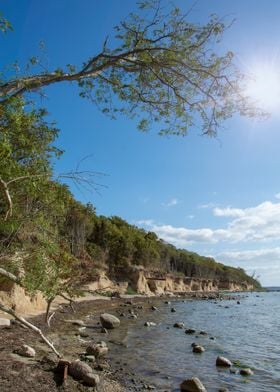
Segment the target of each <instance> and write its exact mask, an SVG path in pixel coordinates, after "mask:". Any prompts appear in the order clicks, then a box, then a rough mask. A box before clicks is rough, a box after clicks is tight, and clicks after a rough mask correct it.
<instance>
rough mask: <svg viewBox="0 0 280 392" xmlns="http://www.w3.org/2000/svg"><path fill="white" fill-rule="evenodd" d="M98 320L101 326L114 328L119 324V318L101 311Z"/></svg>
mask: <svg viewBox="0 0 280 392" xmlns="http://www.w3.org/2000/svg"><path fill="white" fill-rule="evenodd" d="M100 322H101V325H102V327H103V328H106V329H114V328H117V327H118V326H119V325H120V320H119V319H118V318H117V317H116V316H113V315H112V314H109V313H103V314H101V316H100Z"/></svg>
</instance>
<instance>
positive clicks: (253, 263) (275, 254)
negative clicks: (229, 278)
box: [212, 247, 280, 286]
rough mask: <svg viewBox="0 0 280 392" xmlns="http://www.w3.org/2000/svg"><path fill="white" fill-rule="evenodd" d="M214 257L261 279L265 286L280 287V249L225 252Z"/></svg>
mask: <svg viewBox="0 0 280 392" xmlns="http://www.w3.org/2000/svg"><path fill="white" fill-rule="evenodd" d="M212 256H213V257H214V258H215V259H216V260H219V261H221V262H222V263H225V264H228V265H231V266H233V267H242V268H245V270H246V271H247V273H248V274H249V275H252V274H254V276H255V277H259V278H260V280H261V283H262V284H263V285H264V286H274V285H275V286H279V285H280V247H273V248H262V249H254V250H244V251H225V252H221V253H219V254H216V255H212Z"/></svg>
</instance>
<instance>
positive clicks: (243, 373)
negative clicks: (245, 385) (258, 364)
mask: <svg viewBox="0 0 280 392" xmlns="http://www.w3.org/2000/svg"><path fill="white" fill-rule="evenodd" d="M239 373H240V374H241V376H252V375H253V374H254V372H253V370H251V369H250V368H244V369H240V372H239Z"/></svg>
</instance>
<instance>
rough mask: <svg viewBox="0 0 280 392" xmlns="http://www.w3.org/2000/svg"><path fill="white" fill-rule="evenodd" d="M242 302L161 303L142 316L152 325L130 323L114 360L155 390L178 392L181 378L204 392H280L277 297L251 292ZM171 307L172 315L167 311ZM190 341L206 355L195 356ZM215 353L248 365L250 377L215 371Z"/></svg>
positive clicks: (279, 295) (279, 307) (279, 303)
mask: <svg viewBox="0 0 280 392" xmlns="http://www.w3.org/2000/svg"><path fill="white" fill-rule="evenodd" d="M240 302H241V304H240V305H238V304H237V301H236V300H232V301H221V302H220V301H218V302H216V301H197V300H195V301H191V300H187V301H185V302H183V301H181V300H180V301H174V302H172V304H171V305H166V304H164V303H162V304H161V305H160V306H159V311H158V312H150V313H149V314H148V316H147V314H146V318H147V321H154V322H156V323H157V326H156V327H149V328H147V327H144V326H143V321H145V320H143V319H142V318H139V319H136V320H135V321H133V323H129V325H130V326H129V327H128V330H127V331H126V337H125V339H124V342H125V347H122V346H120V347H118V350H117V356H118V358H120V359H123V360H125V361H126V363H127V366H128V368H129V370H131V371H133V372H135V373H136V374H137V375H138V376H140V377H142V378H143V379H144V380H145V381H146V382H147V383H149V384H152V385H155V386H156V390H157V391H174V392H175V391H179V389H178V386H179V385H180V383H181V381H182V380H183V379H185V378H189V377H193V376H197V377H199V378H200V379H201V381H202V382H203V383H204V385H205V387H206V388H207V391H208V392H214V391H217V390H218V389H219V388H221V387H226V388H228V389H229V391H236V392H274V391H275V392H276V391H277V392H279V391H280V347H279V342H280V293H260V294H256V293H252V294H248V295H244V296H243V297H242V298H241V300H240ZM171 306H174V307H175V308H176V313H171V312H170V308H171ZM174 322H184V323H185V326H186V328H194V329H196V330H197V331H198V332H199V331H201V330H203V331H206V332H207V335H206V336H202V335H198V336H197V337H196V336H195V335H187V334H185V333H184V330H182V329H176V328H173V324H174ZM210 337H214V338H215V340H211V339H210ZM192 342H197V343H200V344H202V345H203V347H204V348H205V350H206V351H205V352H204V353H203V354H194V353H193V352H192V348H191V343H192ZM114 355H116V353H115V354H114ZM217 355H223V356H225V357H227V358H229V359H230V360H232V361H235V360H236V361H239V362H240V363H242V364H244V365H246V366H247V367H251V368H252V369H253V370H254V375H253V376H250V377H242V376H241V375H239V374H231V373H230V372H229V369H220V368H217V367H216V365H215V362H216V357H217Z"/></svg>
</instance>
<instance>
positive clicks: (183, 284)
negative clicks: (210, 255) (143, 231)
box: [129, 268, 253, 295]
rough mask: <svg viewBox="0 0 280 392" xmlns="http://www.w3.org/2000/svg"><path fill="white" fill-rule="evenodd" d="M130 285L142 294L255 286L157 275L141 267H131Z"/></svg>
mask: <svg viewBox="0 0 280 392" xmlns="http://www.w3.org/2000/svg"><path fill="white" fill-rule="evenodd" d="M129 286H130V287H131V288H132V289H133V290H134V291H136V292H137V293H140V294H146V295H161V294H166V293H187V292H195V291H200V292H217V291H219V290H228V291H248V290H253V286H252V285H249V284H248V283H246V282H244V283H235V282H226V281H225V282H220V281H218V280H213V279H200V278H190V277H185V278H179V277H174V276H171V275H160V274H158V275H156V274H152V273H149V272H147V271H145V270H144V269H141V268H134V269H131V272H130V281H129Z"/></svg>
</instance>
